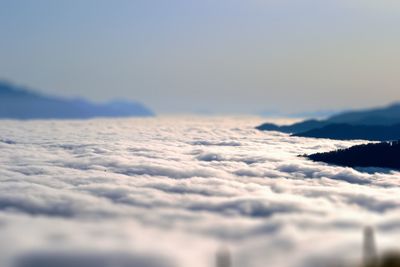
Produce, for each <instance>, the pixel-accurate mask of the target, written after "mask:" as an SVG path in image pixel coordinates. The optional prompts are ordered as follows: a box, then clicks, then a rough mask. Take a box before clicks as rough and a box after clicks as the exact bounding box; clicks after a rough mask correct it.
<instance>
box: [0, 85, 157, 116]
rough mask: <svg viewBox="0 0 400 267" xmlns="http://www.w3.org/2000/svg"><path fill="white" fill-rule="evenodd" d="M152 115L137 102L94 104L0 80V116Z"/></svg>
mask: <svg viewBox="0 0 400 267" xmlns="http://www.w3.org/2000/svg"><path fill="white" fill-rule="evenodd" d="M153 115H154V113H153V112H152V111H151V110H150V109H148V108H147V107H145V106H144V105H142V104H140V103H135V102H128V101H114V102H109V103H105V104H95V103H91V102H89V101H86V100H83V99H63V98H58V97H52V96H45V95H41V94H39V93H36V92H33V91H31V90H27V89H25V88H21V87H17V86H14V85H12V84H10V83H7V82H3V81H0V118H7V119H86V118H93V117H129V116H153Z"/></svg>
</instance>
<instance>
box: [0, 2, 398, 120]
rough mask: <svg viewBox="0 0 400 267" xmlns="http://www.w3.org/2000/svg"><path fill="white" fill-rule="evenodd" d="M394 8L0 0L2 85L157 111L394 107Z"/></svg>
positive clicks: (372, 5) (372, 4)
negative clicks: (128, 103) (116, 101)
mask: <svg viewBox="0 0 400 267" xmlns="http://www.w3.org/2000/svg"><path fill="white" fill-rule="evenodd" d="M398 25H400V3H397V2H396V1H391V0H388V1H384V0H383V1H372V0H363V1H362V0H346V1H345V0H335V1H334V0H327V1H316V0H315V1H311V0H291V1H290V0H280V1H278V0H247V1H244V0H241V1H239V0H213V1H212V0H199V1H189V0H181V1H178V0H169V1H166V0H164V1H163V0H158V1H156V0H146V1H141V0H138V1H136V0H131V1H124V0H115V1H111V0H109V1H105V0H80V1H78V0H68V1H66V0H65V1H63V0H59V1H52V0H24V1H22V0H12V1H11V0H8V1H6V0H0V34H1V42H0V77H1V78H3V79H6V80H10V81H13V82H15V83H17V84H22V85H28V86H31V87H33V88H37V89H39V90H41V91H43V92H46V93H50V94H54V95H61V96H68V97H75V96H80V97H86V98H89V99H92V100H95V101H105V100H110V99H114V98H123V99H132V100H139V101H142V102H144V103H145V104H147V105H148V106H150V107H151V108H153V109H154V110H155V111H156V112H158V113H193V112H213V113H255V112H258V111H262V110H279V111H283V112H299V111H305V110H320V109H340V108H349V107H365V106H371V105H379V104H385V103H388V102H393V101H396V100H400V90H399V89H398V87H397V86H398V84H399V82H400V75H398V66H399V63H400V53H398V47H400V34H399V30H398Z"/></svg>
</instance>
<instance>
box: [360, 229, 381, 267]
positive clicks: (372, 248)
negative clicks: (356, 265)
mask: <svg viewBox="0 0 400 267" xmlns="http://www.w3.org/2000/svg"><path fill="white" fill-rule="evenodd" d="M363 253H364V255H363V261H364V266H368V267H372V266H377V264H378V255H377V251H376V245H375V236H374V230H373V229H372V227H370V226H368V227H365V229H364V251H363Z"/></svg>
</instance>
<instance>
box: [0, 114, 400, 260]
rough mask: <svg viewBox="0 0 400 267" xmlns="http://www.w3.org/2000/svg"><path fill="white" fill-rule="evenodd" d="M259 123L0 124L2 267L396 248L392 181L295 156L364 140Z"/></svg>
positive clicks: (302, 256) (300, 256) (398, 207)
mask: <svg viewBox="0 0 400 267" xmlns="http://www.w3.org/2000/svg"><path fill="white" fill-rule="evenodd" d="M258 123H259V121H258V120H254V119H248V118H236V119H228V118H222V119H220V118H213V119H201V118H179V119H177V118H152V119H145V120H143V119H132V120H89V121H31V122H17V121H2V122H0V236H2V238H1V240H0V249H1V250H2V253H1V254H2V255H1V257H0V262H1V265H2V266H6V267H8V266H12V267H14V266H13V265H12V263H10V260H12V259H15V258H17V259H27V258H28V259H31V258H30V257H39V258H40V257H42V258H43V257H45V258H46V257H47V259H48V260H51V259H52V257H53V256H54V255H59V257H60V258H63V257H64V256H68V257H70V256H71V255H77V256H76V258H77V260H82V261H81V262H84V261H85V260H86V261H89V262H90V261H91V257H92V256H93V255H97V254H98V253H100V254H101V255H103V256H102V257H106V258H107V259H113V257H115V255H126V257H127V258H126V261H128V262H129V263H130V264H133V266H135V264H137V261H141V260H143V259H147V258H146V257H147V256H146V255H152V256H151V258H157V257H160V258H161V259H165V260H162V261H160V262H157V261H156V262H154V261H147V262H148V263H147V264H149V266H154V265H155V266H192V267H200V266H212V265H213V256H214V253H215V251H216V249H217V248H218V247H219V246H220V245H223V244H225V245H227V246H229V247H230V248H231V250H232V253H233V255H234V262H235V264H236V265H235V266H254V267H258V266H265V265H270V266H282V267H285V266H287V267H289V266H312V264H314V265H317V264H316V263H315V262H318V261H317V260H316V259H315V257H317V258H318V257H322V256H324V255H328V256H332V257H334V256H335V255H340V256H341V257H343V258H346V257H352V255H359V252H360V250H361V247H360V245H359V244H360V238H361V237H360V236H361V230H362V227H363V226H364V225H365V224H371V225H374V226H376V227H377V229H378V236H377V239H378V241H379V240H383V241H384V242H381V243H380V245H381V246H382V247H385V246H391V245H394V244H396V241H397V240H398V237H399V236H400V217H399V216H398V214H399V211H400V201H399V200H398V197H397V196H398V194H399V193H400V192H399V189H398V184H399V182H398V179H399V173H398V172H382V173H373V172H360V171H358V170H353V169H350V168H343V167H337V166H329V165H326V164H322V163H316V162H311V161H308V160H307V159H305V158H302V157H298V155H301V154H305V153H310V152H316V151H328V150H332V149H336V148H342V147H347V146H351V145H352V144H355V143H360V142H359V141H355V142H350V141H332V140H324V139H319V140H316V139H305V138H292V137H289V136H288V135H285V134H280V133H267V132H259V131H257V130H254V128H253V127H254V126H255V125H257V124H258ZM327 236H329V239H327ZM326 240H329V242H327V241H326ZM311 241H312V242H311ZM350 248H351V249H350ZM77 251H79V252H80V253H77ZM288 251H290V254H291V255H292V256H291V257H289V258H288V257H287V256H285V255H287V253H288ZM54 253H55V254H54ZM121 253H122V254H121ZM46 255H47V256H46ZM129 255H130V256H129ZM135 255H136V256H135ZM78 256H79V257H78ZM132 257H133V258H132ZM122 258H124V259H125V256H124V257H122ZM35 259H36V258H35ZM31 261H32V262H34V260H31ZM310 261H312V262H313V263H312V264H311V263H310ZM135 262H136V263H135ZM78 264H80V263H78ZM121 264H122V265H121V266H125V265H123V264H124V263H123V262H121ZM143 264H144V263H143V262H142V263H141V267H143ZM151 264H152V265H151ZM78 266H79V265H78ZM18 267H20V266H18Z"/></svg>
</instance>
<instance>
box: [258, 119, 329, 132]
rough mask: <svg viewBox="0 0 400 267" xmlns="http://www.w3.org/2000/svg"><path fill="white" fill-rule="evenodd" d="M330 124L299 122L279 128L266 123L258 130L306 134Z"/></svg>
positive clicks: (315, 121) (316, 121) (312, 121)
mask: <svg viewBox="0 0 400 267" xmlns="http://www.w3.org/2000/svg"><path fill="white" fill-rule="evenodd" d="M328 124H329V123H328V122H325V121H319V120H306V121H302V122H297V123H294V124H291V125H282V126H278V125H276V124H273V123H264V124H261V125H260V126H257V127H256V128H257V129H258V130H262V131H278V132H283V133H298V132H305V131H309V130H312V129H315V128H319V127H323V126H325V125H328Z"/></svg>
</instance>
